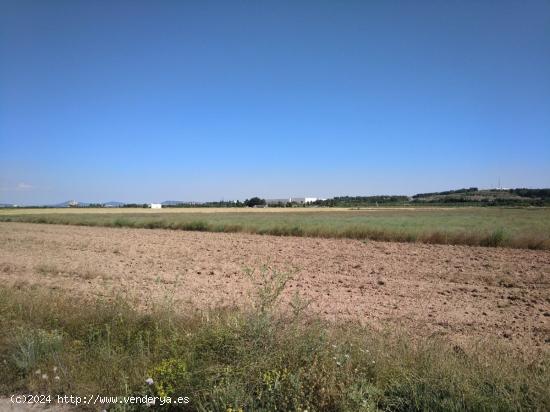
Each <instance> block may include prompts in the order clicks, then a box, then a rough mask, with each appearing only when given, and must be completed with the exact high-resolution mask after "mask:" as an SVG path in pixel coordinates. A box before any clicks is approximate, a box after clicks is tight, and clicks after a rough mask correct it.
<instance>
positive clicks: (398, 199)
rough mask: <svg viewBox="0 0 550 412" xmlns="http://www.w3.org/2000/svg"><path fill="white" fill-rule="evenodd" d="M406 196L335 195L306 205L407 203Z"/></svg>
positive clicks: (346, 205) (350, 205) (356, 205)
mask: <svg viewBox="0 0 550 412" xmlns="http://www.w3.org/2000/svg"><path fill="white" fill-rule="evenodd" d="M408 201H409V197H408V196H389V195H388V196H337V197H333V198H332V199H326V200H317V201H315V202H312V203H310V204H308V205H312V206H324V207H358V206H376V205H399V204H401V205H402V204H403V203H407V202H408Z"/></svg>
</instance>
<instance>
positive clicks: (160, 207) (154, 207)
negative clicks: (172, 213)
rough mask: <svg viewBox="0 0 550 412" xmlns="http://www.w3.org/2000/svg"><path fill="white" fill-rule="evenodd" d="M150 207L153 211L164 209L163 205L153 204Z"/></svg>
mask: <svg viewBox="0 0 550 412" xmlns="http://www.w3.org/2000/svg"><path fill="white" fill-rule="evenodd" d="M149 207H150V208H151V209H162V204H161V203H151V204H150V205H149Z"/></svg>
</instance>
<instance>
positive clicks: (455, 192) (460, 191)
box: [413, 187, 479, 199]
mask: <svg viewBox="0 0 550 412" xmlns="http://www.w3.org/2000/svg"><path fill="white" fill-rule="evenodd" d="M477 191H479V189H478V188H477V187H469V188H464V189H456V190H447V191H444V192H432V193H418V194H416V195H414V196H413V199H419V198H423V197H432V196H446V195H458V194H463V193H471V192H477Z"/></svg>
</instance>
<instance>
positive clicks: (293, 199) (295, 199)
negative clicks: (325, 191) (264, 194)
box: [265, 197, 321, 205]
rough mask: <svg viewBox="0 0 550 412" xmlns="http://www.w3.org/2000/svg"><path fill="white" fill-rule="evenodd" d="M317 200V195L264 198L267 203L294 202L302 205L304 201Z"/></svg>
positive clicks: (284, 203) (283, 203)
mask: <svg viewBox="0 0 550 412" xmlns="http://www.w3.org/2000/svg"><path fill="white" fill-rule="evenodd" d="M317 200H321V199H319V198H317V197H287V198H284V199H266V200H265V202H266V203H267V204H268V205H279V204H281V205H286V204H287V203H296V204H299V205H303V204H306V203H313V202H316V201H317Z"/></svg>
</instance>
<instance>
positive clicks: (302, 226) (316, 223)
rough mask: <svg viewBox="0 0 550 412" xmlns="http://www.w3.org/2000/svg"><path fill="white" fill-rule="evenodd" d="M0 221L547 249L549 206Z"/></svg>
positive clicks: (24, 216)
mask: <svg viewBox="0 0 550 412" xmlns="http://www.w3.org/2000/svg"><path fill="white" fill-rule="evenodd" d="M0 221H12V222H32V223H51V224H68V225H84V226H108V227H136V228H151V229H159V228H160V229H173V230H194V231H211V232H245V233H257V234H269V235H279V236H308V237H327V238H351V239H371V240H387V241H401V242H424V243H434V244H464V245H480V246H505V247H518V248H529V249H550V209H548V208H429V209H427V208H418V209H411V208H379V209H375V208H373V209H364V210H349V209H321V208H319V209H309V208H303V209H298V208H297V209H292V210H288V209H279V208H272V209H207V208H205V209H163V210H161V211H158V210H150V209H7V210H2V211H0Z"/></svg>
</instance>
